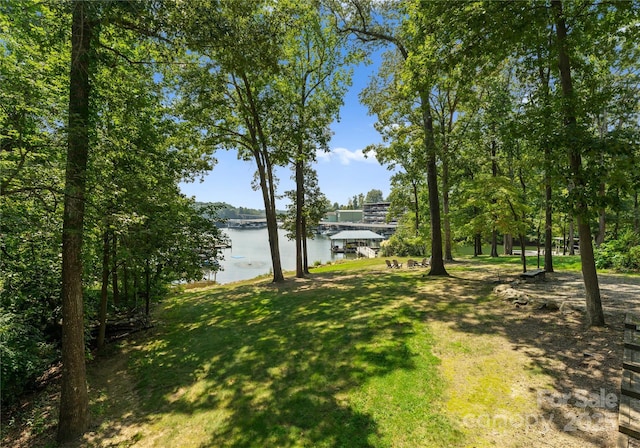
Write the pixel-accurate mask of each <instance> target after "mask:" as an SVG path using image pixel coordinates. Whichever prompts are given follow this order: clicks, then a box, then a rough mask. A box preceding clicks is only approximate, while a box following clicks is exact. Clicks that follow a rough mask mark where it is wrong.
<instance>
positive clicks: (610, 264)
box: [595, 232, 640, 271]
mask: <svg viewBox="0 0 640 448" xmlns="http://www.w3.org/2000/svg"><path fill="white" fill-rule="evenodd" d="M595 260H596V267H597V268H598V269H608V268H611V269H615V270H617V271H628V270H634V269H640V235H638V234H636V233H634V232H625V233H624V234H622V235H621V236H620V237H619V238H618V239H617V240H612V241H607V242H606V243H603V244H601V245H600V247H598V248H596V250H595Z"/></svg>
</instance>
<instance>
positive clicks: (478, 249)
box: [473, 233, 482, 257]
mask: <svg viewBox="0 0 640 448" xmlns="http://www.w3.org/2000/svg"><path fill="white" fill-rule="evenodd" d="M478 255H482V235H480V234H479V233H477V234H475V235H474V237H473V256H474V257H477V256H478Z"/></svg>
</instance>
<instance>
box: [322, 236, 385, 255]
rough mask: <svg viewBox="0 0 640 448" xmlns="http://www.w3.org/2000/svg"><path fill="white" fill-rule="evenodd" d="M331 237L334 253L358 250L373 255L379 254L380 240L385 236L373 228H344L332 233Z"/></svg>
mask: <svg viewBox="0 0 640 448" xmlns="http://www.w3.org/2000/svg"><path fill="white" fill-rule="evenodd" d="M330 239H331V251H332V252H334V253H352V254H353V253H356V252H357V253H361V254H363V255H364V256H369V257H371V256H375V254H377V252H378V250H379V249H380V241H382V240H384V239H385V238H384V237H383V236H381V235H378V234H377V233H375V232H372V231H371V230H343V231H342V232H339V233H336V234H335V235H332V236H331V237H330ZM340 243H341V244H340Z"/></svg>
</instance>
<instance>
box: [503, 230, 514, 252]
mask: <svg viewBox="0 0 640 448" xmlns="http://www.w3.org/2000/svg"><path fill="white" fill-rule="evenodd" d="M503 244H504V254H505V255H513V236H512V235H511V234H510V233H506V234H505V235H504V242H503Z"/></svg>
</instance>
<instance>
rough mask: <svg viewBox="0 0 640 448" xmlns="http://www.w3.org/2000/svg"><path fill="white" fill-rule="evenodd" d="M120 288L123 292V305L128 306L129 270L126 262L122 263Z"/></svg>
mask: <svg viewBox="0 0 640 448" xmlns="http://www.w3.org/2000/svg"><path fill="white" fill-rule="evenodd" d="M122 286H123V292H124V303H125V305H129V268H128V265H127V262H126V260H125V261H124V262H123V263H122Z"/></svg>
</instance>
